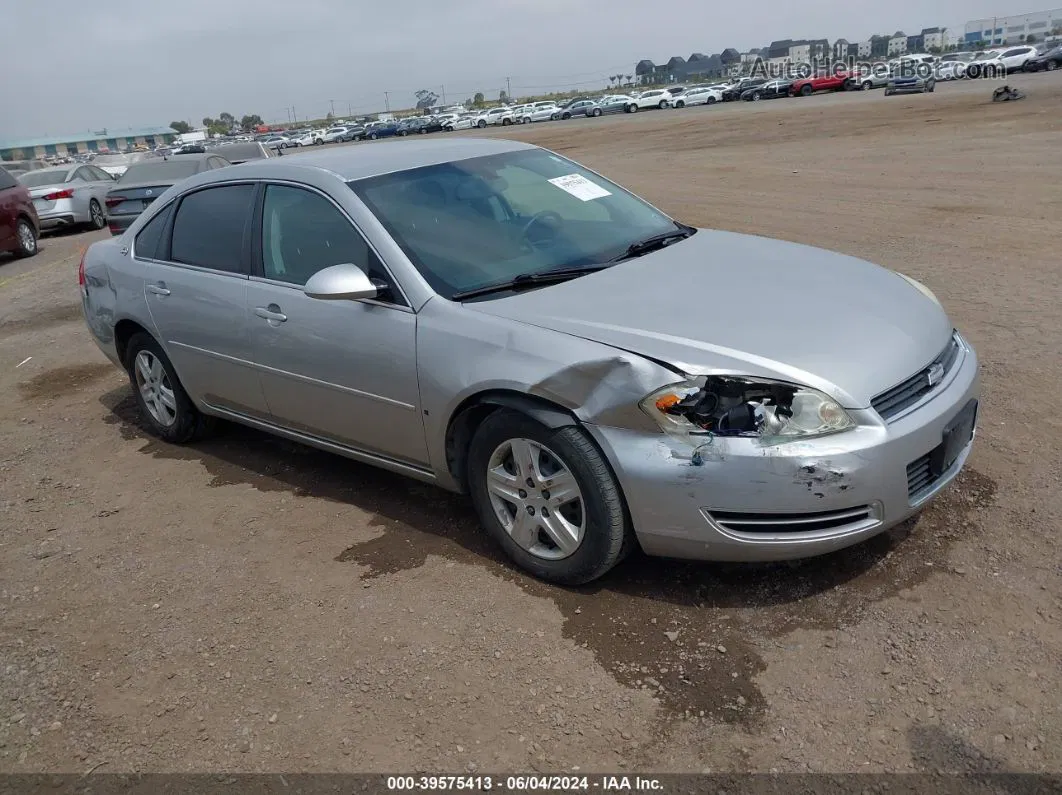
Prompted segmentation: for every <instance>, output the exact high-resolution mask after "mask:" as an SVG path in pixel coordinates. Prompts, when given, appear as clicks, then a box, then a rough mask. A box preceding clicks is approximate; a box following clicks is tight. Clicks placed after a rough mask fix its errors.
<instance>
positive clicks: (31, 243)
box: [18, 221, 37, 255]
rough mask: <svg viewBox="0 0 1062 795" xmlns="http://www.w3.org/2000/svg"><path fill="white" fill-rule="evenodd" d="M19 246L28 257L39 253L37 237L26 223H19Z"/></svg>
mask: <svg viewBox="0 0 1062 795" xmlns="http://www.w3.org/2000/svg"><path fill="white" fill-rule="evenodd" d="M18 244H19V246H20V247H21V248H22V250H23V251H24V252H25V253H26V254H27V255H28V254H35V253H36V252H37V236H36V235H35V234H34V233H33V227H32V226H30V225H29V224H28V223H26V222H25V221H19V222H18Z"/></svg>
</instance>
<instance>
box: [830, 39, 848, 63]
mask: <svg viewBox="0 0 1062 795" xmlns="http://www.w3.org/2000/svg"><path fill="white" fill-rule="evenodd" d="M847 57H848V39H837V41H835V42H834V43H833V59H834V60H835V61H843V60H844V59H845V58H847Z"/></svg>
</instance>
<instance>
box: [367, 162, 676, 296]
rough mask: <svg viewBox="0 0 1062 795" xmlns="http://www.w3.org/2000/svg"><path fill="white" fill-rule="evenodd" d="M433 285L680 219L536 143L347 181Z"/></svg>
mask: <svg viewBox="0 0 1062 795" xmlns="http://www.w3.org/2000/svg"><path fill="white" fill-rule="evenodd" d="M349 184H350V187H351V188H352V189H353V190H354V192H355V193H356V194H357V195H358V196H359V198H361V200H362V201H364V202H365V203H366V205H368V207H369V209H370V210H372V212H373V213H374V214H375V215H376V217H377V218H379V220H380V221H381V223H383V225H384V226H385V227H386V228H387V230H388V232H389V233H390V234H391V236H392V237H393V238H394V239H395V241H396V242H397V243H398V244H399V246H401V247H402V249H403V251H404V252H405V253H406V255H407V256H408V257H409V258H410V260H411V261H412V262H413V264H414V265H415V266H416V267H417V269H418V270H419V271H420V273H421V275H423V276H424V278H425V280H426V281H427V282H428V284H430V285H431V286H432V288H433V289H434V290H435V291H436V292H437V293H439V294H440V295H442V296H444V297H446V298H450V297H451V296H453V295H454V294H455V293H459V292H465V291H467V290H472V289H477V288H480V287H485V286H488V285H493V284H504V283H505V282H508V281H509V280H510V279H512V278H513V277H515V276H517V275H518V274H525V273H541V272H544V271H552V270H558V269H566V268H579V267H588V266H592V265H599V264H603V263H606V262H608V261H609V260H610V259H612V258H614V257H616V256H618V255H622V254H623V253H624V252H625V251H626V250H627V248H628V247H629V246H630V245H631V244H632V243H635V242H637V241H640V240H644V239H645V238H647V237H650V236H652V235H657V234H662V233H668V232H675V231H676V230H678V229H680V227H679V226H678V225H677V224H676V223H675V222H674V221H672V220H671V219H670V218H668V217H667V216H666V215H664V214H663V213H661V212H659V211H657V210H655V209H653V208H652V207H650V206H649V205H648V204H646V203H645V202H643V201H642V200H641V199H638V198H636V197H635V196H632V195H631V194H630V193H628V192H627V191H625V190H623V189H622V188H620V187H619V186H618V185H615V184H613V183H611V182H609V181H608V180H605V179H603V178H602V177H599V176H597V175H596V174H593V173H591V172H589V171H587V170H586V169H584V168H582V167H580V166H578V165H576V164H575V163H573V162H571V161H570V160H567V159H565V158H563V157H560V156H559V155H555V154H553V153H551V152H546V151H544V150H540V149H532V150H524V151H517V152H505V153H503V154H497V155H488V156H485V157H477V158H471V159H468V160H460V161H457V162H453V163H444V164H441V165H434V166H425V167H423V168H416V169H411V170H408V171H399V172H395V173H391V174H384V175H381V176H377V177H371V178H368V179H364V180H358V181H355V182H351V183H349Z"/></svg>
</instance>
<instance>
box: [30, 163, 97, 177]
mask: <svg viewBox="0 0 1062 795" xmlns="http://www.w3.org/2000/svg"><path fill="white" fill-rule="evenodd" d="M83 165H85V164H84V163H67V164H66V165H63V166H48V167H47V168H38V169H36V170H35V171H34V172H33V173H34V174H48V173H52V172H56V171H72V170H73V169H75V168H78V167H80V166H83ZM26 173H27V174H28V173H29V172H28V171H27V172H26Z"/></svg>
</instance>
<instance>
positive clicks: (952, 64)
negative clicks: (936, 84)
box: [937, 52, 974, 80]
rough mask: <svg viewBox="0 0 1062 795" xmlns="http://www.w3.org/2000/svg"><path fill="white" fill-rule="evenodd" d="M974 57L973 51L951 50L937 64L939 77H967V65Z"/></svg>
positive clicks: (950, 78) (945, 78) (949, 78)
mask: <svg viewBox="0 0 1062 795" xmlns="http://www.w3.org/2000/svg"><path fill="white" fill-rule="evenodd" d="M973 59H974V53H972V52H949V53H948V54H947V55H945V56H943V57H942V58H941V59H940V63H939V64H937V79H938V80H961V79H962V78H964V77H966V66H967V65H968V64H969V63H970V61H972V60H973Z"/></svg>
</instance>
